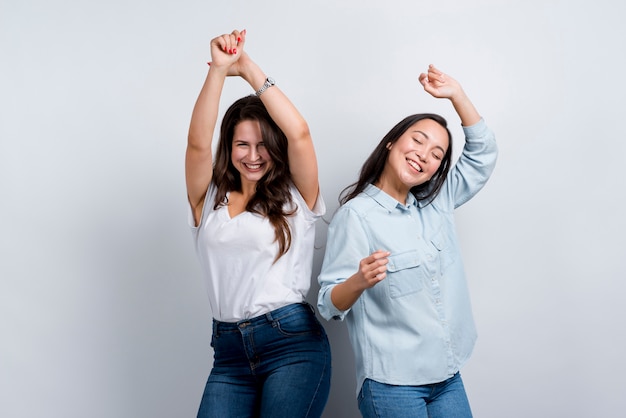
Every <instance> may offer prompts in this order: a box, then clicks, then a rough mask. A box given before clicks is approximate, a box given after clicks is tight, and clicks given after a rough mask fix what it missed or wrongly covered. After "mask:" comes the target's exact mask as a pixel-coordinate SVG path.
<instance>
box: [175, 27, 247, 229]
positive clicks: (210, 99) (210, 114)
mask: <svg viewBox="0 0 626 418" xmlns="http://www.w3.org/2000/svg"><path fill="white" fill-rule="evenodd" d="M244 42H245V32H244V33H240V32H239V31H233V32H232V33H231V34H226V35H222V36H218V37H217V38H214V39H213V40H212V41H211V58H212V62H211V66H210V69H209V72H208V74H207V77H206V80H205V81H204V85H203V86H202V90H200V94H199V96H198V99H197V100H196V104H195V106H194V109H193V112H192V114H191V122H190V125H189V134H188V137H187V152H186V155H185V179H186V183H187V196H188V198H189V204H190V205H191V209H192V211H193V214H194V219H195V221H196V225H197V224H198V221H199V218H200V213H201V211H202V203H203V201H204V196H205V195H206V191H207V188H208V187H209V183H210V182H211V176H212V174H213V153H212V149H211V147H212V142H213V132H214V131H215V126H216V123H217V114H218V110H219V101H220V96H221V94H222V89H223V87H224V81H225V79H226V77H227V76H228V75H230V67H231V66H232V64H233V63H234V62H236V61H237V60H238V59H239V58H240V57H241V54H242V53H243V44H244Z"/></svg>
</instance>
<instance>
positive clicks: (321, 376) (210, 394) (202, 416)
mask: <svg viewBox="0 0 626 418" xmlns="http://www.w3.org/2000/svg"><path fill="white" fill-rule="evenodd" d="M211 346H212V347H213V351H214V360H213V369H212V370H211V374H210V375H209V379H208V381H207V384H206V387H205V389H204V394H203V396H202V402H201V403H200V409H199V411H198V418H231V417H232V418H235V417H237V418H239V417H241V418H244V417H245V418H251V417H263V418H281V417H285V418H287V417H288V418H296V417H297V418H305V417H320V416H321V415H322V411H323V409H324V406H325V405H326V401H327V400H328V392H329V391H330V374H331V358H330V345H329V343H328V338H327V336H326V332H325V331H324V328H323V327H322V325H321V324H320V323H319V321H318V320H317V318H316V317H315V313H314V311H313V307H312V306H311V305H309V304H306V303H301V304H299V303H298V304H292V305H287V306H285V307H282V308H279V309H276V310H274V311H272V312H270V313H268V314H265V315H261V316H258V317H255V318H252V319H247V320H243V321H240V322H237V323H226V322H219V321H215V320H214V321H213V338H212V341H211Z"/></svg>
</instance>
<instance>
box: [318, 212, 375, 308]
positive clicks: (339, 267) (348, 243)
mask: <svg viewBox="0 0 626 418" xmlns="http://www.w3.org/2000/svg"><path fill="white" fill-rule="evenodd" d="M369 242H370V240H369V239H368V237H367V233H366V230H365V229H364V227H363V223H362V221H361V217H360V216H359V214H357V213H356V212H355V211H354V210H352V209H351V208H349V207H347V206H342V207H341V208H340V209H339V210H338V211H337V213H336V214H335V216H334V217H333V220H332V221H331V223H330V226H329V227H328V236H327V243H326V253H325V254H324V261H323V263H322V269H321V271H320V275H319V276H318V282H319V284H320V290H319V294H318V298H317V308H318V310H319V312H320V315H322V317H323V318H325V319H326V320H330V319H339V320H343V319H344V318H345V316H346V315H347V313H348V312H349V311H350V309H347V310H345V311H341V310H339V309H337V307H336V306H335V305H333V303H332V301H331V298H330V295H331V292H332V290H333V288H334V287H335V286H336V285H338V284H340V283H343V282H345V281H346V280H347V279H348V278H349V277H350V276H352V275H353V274H355V273H356V272H357V271H358V269H359V263H360V261H361V260H362V259H363V258H365V257H367V256H368V255H369V254H370V253H371V250H370V248H369V244H368V243H369Z"/></svg>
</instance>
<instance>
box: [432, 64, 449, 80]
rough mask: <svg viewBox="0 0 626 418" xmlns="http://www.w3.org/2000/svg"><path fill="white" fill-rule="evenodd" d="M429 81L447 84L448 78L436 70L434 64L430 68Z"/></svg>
mask: <svg viewBox="0 0 626 418" xmlns="http://www.w3.org/2000/svg"><path fill="white" fill-rule="evenodd" d="M428 81H430V82H431V83H432V82H439V83H445V81H446V78H445V75H444V74H443V73H442V72H441V71H440V70H439V69H438V68H436V67H435V66H434V65H433V64H430V65H429V66H428Z"/></svg>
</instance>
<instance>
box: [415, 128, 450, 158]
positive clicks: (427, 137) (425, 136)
mask: <svg viewBox="0 0 626 418" xmlns="http://www.w3.org/2000/svg"><path fill="white" fill-rule="evenodd" d="M412 132H417V133H420V134H422V135H424V138H426V139H428V140H430V137H429V136H428V135H427V134H426V132H424V131H420V130H419V129H416V130H414V131H412ZM435 147H436V148H439V149H440V150H441V151H442V152H443V153H444V154H445V153H446V150H445V149H443V147H442V146H441V145H435Z"/></svg>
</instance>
